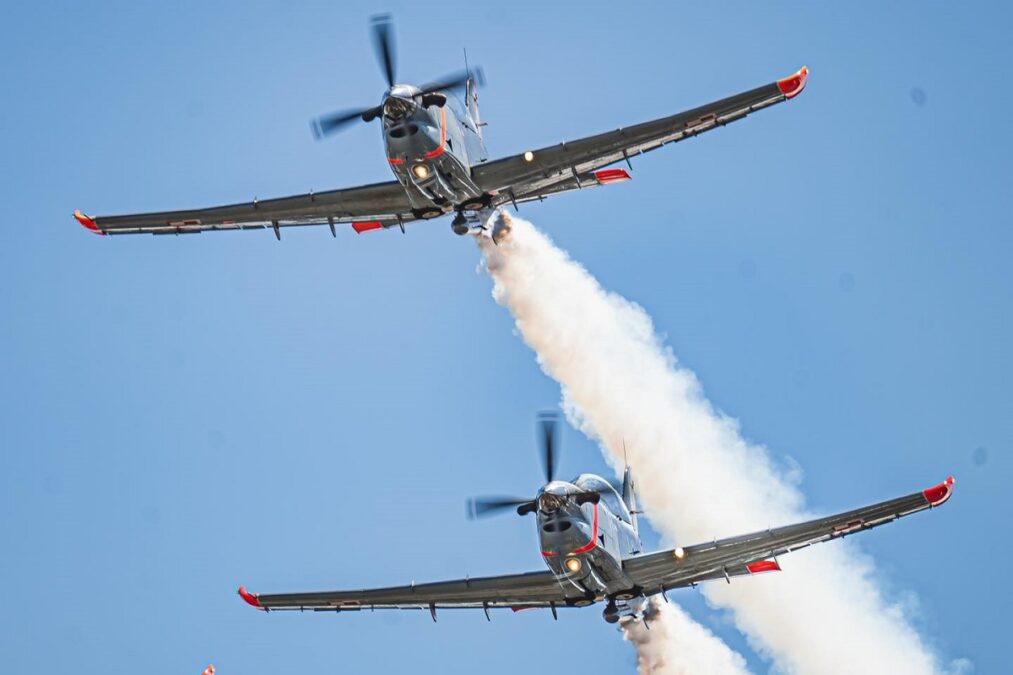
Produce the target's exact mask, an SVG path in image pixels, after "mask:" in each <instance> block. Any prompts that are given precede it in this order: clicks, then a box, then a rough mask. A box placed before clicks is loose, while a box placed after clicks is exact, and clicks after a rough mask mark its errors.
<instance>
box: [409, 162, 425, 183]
mask: <svg viewBox="0 0 1013 675" xmlns="http://www.w3.org/2000/svg"><path fill="white" fill-rule="evenodd" d="M412 173H413V174H415V177H416V178H418V179H419V180H425V179H427V178H429V167H428V166H426V165H425V164H416V165H415V166H413V167H412Z"/></svg>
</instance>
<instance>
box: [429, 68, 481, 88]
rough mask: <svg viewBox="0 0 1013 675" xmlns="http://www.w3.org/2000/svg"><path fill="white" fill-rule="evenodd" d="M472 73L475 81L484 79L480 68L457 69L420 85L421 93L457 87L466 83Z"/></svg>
mask: <svg viewBox="0 0 1013 675" xmlns="http://www.w3.org/2000/svg"><path fill="white" fill-rule="evenodd" d="M473 75H474V76H475V81H476V82H481V81H483V79H484V78H483V77H482V69H481V68H477V69H476V70H475V71H469V70H459V71H457V72H456V73H451V74H450V75H447V76H446V77H442V78H440V79H439V80H434V81H433V82H428V83H426V84H424V85H422V87H421V89H422V93H423V94H429V93H432V92H434V91H445V90H448V89H458V88H460V87H463V86H464V85H466V84H467V83H468V80H469V79H471V77H472V76H473Z"/></svg>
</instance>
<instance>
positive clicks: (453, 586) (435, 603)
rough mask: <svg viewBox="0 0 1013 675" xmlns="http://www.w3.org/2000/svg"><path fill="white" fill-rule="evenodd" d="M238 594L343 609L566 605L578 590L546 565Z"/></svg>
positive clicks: (267, 604) (260, 602)
mask: <svg viewBox="0 0 1013 675" xmlns="http://www.w3.org/2000/svg"><path fill="white" fill-rule="evenodd" d="M239 595H240V596H241V597H242V598H243V600H245V601H246V602H247V603H249V604H251V605H253V606H254V607H257V608H258V609H263V610H266V611H275V610H283V609H284V610H301V611H316V612H349V611H361V610H370V611H372V610H374V609H428V610H429V611H430V612H433V618H434V619H435V618H436V617H435V611H436V609H457V608H485V609H488V608H490V607H510V608H511V609H514V610H520V609H528V608H533V607H553V606H560V607H563V606H566V601H567V599H568V598H570V597H573V598H580V597H582V596H583V594H582V592H581V591H578V590H577V589H576V587H574V586H573V585H572V584H569V583H567V582H566V581H565V580H563V579H559V580H557V578H556V576H555V575H553V574H552V572H549V571H548V570H546V571H542V572H529V573H527V574H512V575H506V576H499V577H480V578H476V579H457V580H454V581H440V582H436V583H427V584H411V585H409V586H394V587H391V588H376V589H365V590H359V591H321V592H317V593H284V594H270V595H268V594H253V593H249V592H247V590H246V589H245V588H243V587H240V588H239Z"/></svg>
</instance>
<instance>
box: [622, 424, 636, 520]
mask: <svg viewBox="0 0 1013 675" xmlns="http://www.w3.org/2000/svg"><path fill="white" fill-rule="evenodd" d="M624 445H625V444H624ZM623 503H624V504H626V508H627V509H629V510H630V518H631V519H632V520H633V529H634V530H636V531H637V532H638V533H639V532H640V527H639V526H638V525H637V513H639V511H638V510H637V490H636V485H635V484H634V483H633V470H632V469H630V465H629V464H627V465H626V470H625V471H624V472H623Z"/></svg>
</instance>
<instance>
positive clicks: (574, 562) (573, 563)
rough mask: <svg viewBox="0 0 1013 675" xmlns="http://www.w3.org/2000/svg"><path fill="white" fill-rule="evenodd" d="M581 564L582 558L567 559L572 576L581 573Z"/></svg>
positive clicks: (567, 567) (567, 565)
mask: <svg viewBox="0 0 1013 675" xmlns="http://www.w3.org/2000/svg"><path fill="white" fill-rule="evenodd" d="M580 567H581V563H580V558H567V559H566V569H568V570H570V574H576V573H577V572H579V571H580Z"/></svg>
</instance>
